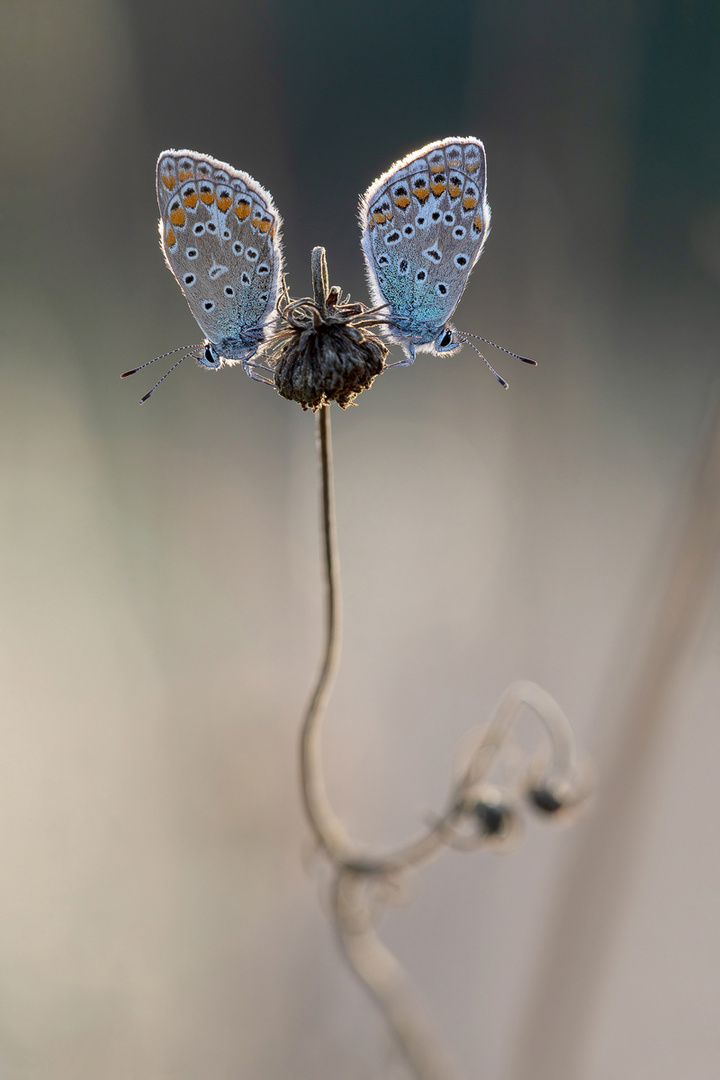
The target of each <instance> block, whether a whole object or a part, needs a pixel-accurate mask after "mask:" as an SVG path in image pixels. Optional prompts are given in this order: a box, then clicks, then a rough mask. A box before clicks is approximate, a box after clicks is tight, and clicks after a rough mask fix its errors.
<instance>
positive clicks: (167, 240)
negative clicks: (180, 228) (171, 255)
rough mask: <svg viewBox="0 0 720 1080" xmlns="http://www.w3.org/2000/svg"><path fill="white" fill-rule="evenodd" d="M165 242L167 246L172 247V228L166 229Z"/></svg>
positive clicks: (173, 235)
mask: <svg viewBox="0 0 720 1080" xmlns="http://www.w3.org/2000/svg"><path fill="white" fill-rule="evenodd" d="M165 243H166V244H167V246H168V247H172V246H173V244H174V243H175V233H174V232H173V231H172V229H168V231H167V236H166V237H165Z"/></svg>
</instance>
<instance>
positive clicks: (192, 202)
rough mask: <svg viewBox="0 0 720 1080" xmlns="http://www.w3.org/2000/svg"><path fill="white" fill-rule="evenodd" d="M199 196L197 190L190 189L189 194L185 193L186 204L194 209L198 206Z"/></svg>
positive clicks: (184, 200)
mask: <svg viewBox="0 0 720 1080" xmlns="http://www.w3.org/2000/svg"><path fill="white" fill-rule="evenodd" d="M197 201H198V196H197V191H188V193H187V195H183V202H184V203H185V205H186V206H189V207H190V209H191V210H194V209H195V207H196V206H197Z"/></svg>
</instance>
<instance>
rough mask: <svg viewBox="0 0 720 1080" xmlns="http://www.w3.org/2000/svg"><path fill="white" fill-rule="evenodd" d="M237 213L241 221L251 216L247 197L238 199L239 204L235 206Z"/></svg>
mask: <svg viewBox="0 0 720 1080" xmlns="http://www.w3.org/2000/svg"><path fill="white" fill-rule="evenodd" d="M235 213H236V214H237V216H238V217H239V218H240V220H241V221H244V220H245V218H246V217H250V203H249V202H248V201H247V199H238V204H237V206H236V207H235Z"/></svg>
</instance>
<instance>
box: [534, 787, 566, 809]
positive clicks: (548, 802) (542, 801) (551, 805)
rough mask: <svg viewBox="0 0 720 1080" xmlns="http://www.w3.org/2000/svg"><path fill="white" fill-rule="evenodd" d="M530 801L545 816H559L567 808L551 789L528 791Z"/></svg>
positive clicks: (542, 788) (540, 788) (539, 788)
mask: <svg viewBox="0 0 720 1080" xmlns="http://www.w3.org/2000/svg"><path fill="white" fill-rule="evenodd" d="M528 799H529V800H530V802H531V803H532V805H533V807H534V808H535V809H536V810H540V811H541V812H542V813H543V814H557V812H558V810H562V808H563V807H564V806H565V802H564V801H563V799H561V798H560V797H559V795H558V794H557V793H556V792H554V791H553V790H552V788H550V787H537V788H532V789H531V790H530V791H528Z"/></svg>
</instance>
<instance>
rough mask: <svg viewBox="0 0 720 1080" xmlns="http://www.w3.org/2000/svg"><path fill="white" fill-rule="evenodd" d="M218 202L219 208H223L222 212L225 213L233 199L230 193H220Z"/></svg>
mask: <svg viewBox="0 0 720 1080" xmlns="http://www.w3.org/2000/svg"><path fill="white" fill-rule="evenodd" d="M217 204H218V210H222V212H223V213H225V211H226V210H227V208H228V207H229V206H231V205H232V199H231V198H230V196H229V195H218V199H217Z"/></svg>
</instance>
